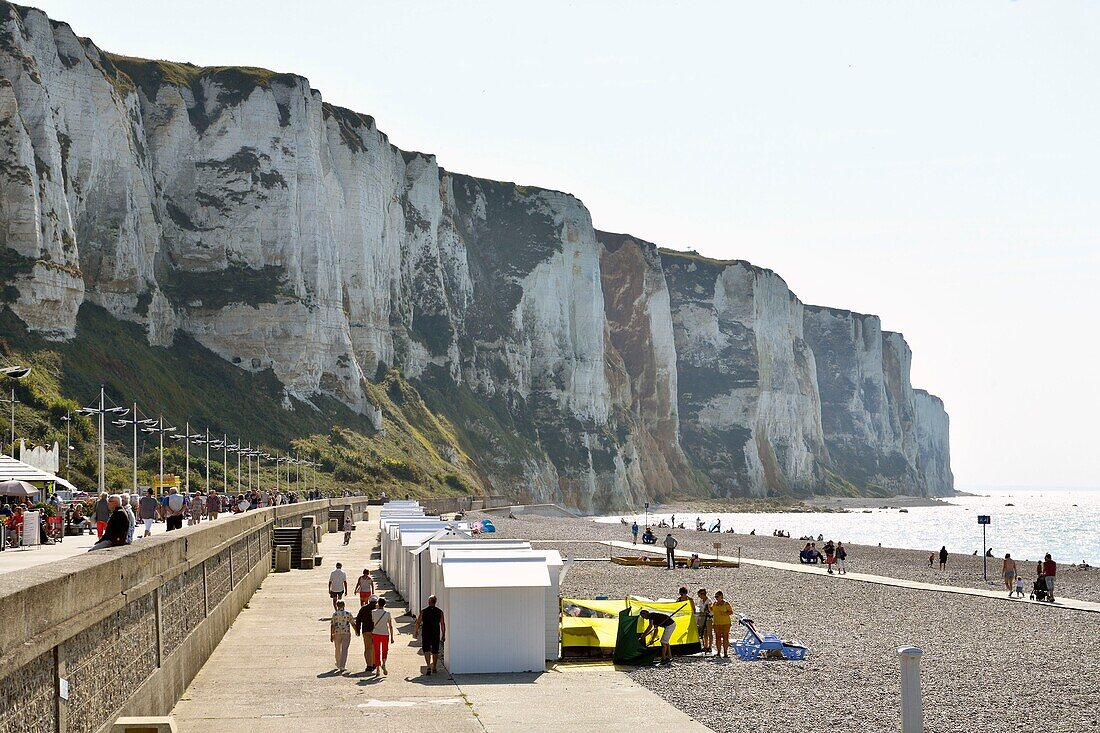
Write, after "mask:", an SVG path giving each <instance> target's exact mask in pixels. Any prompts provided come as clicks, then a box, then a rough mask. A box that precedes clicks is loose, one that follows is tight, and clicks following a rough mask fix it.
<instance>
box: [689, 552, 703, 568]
mask: <svg viewBox="0 0 1100 733" xmlns="http://www.w3.org/2000/svg"><path fill="white" fill-rule="evenodd" d="M688 567H690V568H691V569H692V570H698V569H699V568H701V567H703V561H702V560H700V559H699V556H698V555H696V554H692V556H691V562H690V563H688Z"/></svg>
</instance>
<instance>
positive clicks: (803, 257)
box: [25, 0, 1100, 486]
mask: <svg viewBox="0 0 1100 733" xmlns="http://www.w3.org/2000/svg"><path fill="white" fill-rule="evenodd" d="M25 1H26V2H30V3H31V4H35V5H37V6H38V7H41V8H42V9H44V10H45V11H46V12H47V13H49V14H50V15H51V16H52V17H53V18H55V19H58V20H64V21H68V22H69V23H70V24H71V25H72V26H73V28H74V29H75V30H76V32H77V33H78V34H80V35H85V36H90V37H91V38H92V39H93V40H95V41H96V42H97V43H98V44H99V45H100V46H101V47H103V48H105V49H107V50H111V51H115V52H119V53H126V54H131V55H137V56H147V57H152V58H167V59H172V60H178V61H191V62H194V63H197V64H204V65H224V64H245V65H252V66H264V67H268V68H271V69H275V70H278V71H293V72H296V73H299V74H302V75H304V76H306V77H308V78H309V79H310V81H311V83H312V84H313V86H314V88H316V89H319V90H320V91H321V92H322V94H323V95H324V98H325V99H326V100H327V101H329V102H332V103H335V104H339V105H342V106H346V107H350V108H352V109H355V110H357V111H361V112H366V113H369V114H371V115H374V116H375V118H376V119H377V120H378V125H379V127H380V128H381V129H382V130H384V131H385V132H387V133H389V135H390V139H391V140H392V141H393V142H394V143H395V144H397V145H399V146H401V147H403V148H406V149H415V150H421V151H425V152H432V153H435V154H437V155H438V158H439V162H440V164H441V165H442V166H443V167H445V168H448V169H450V170H455V171H461V172H464V173H471V174H475V175H479V176H484V177H490V178H498V179H502V180H510V181H517V182H521V183H527V184H537V185H541V186H546V187H550V188H556V189H560V190H564V191H569V192H571V193H573V194H575V195H577V196H578V197H580V198H581V199H582V200H583V201H584V202H585V204H587V205H588V207H589V209H591V211H592V216H593V219H594V221H595V223H596V226H597V227H600V228H602V229H608V230H611V231H620V232H630V233H632V234H634V235H636V236H639V237H642V238H644V239H648V240H650V241H653V242H656V243H658V244H661V245H666V246H671V247H676V248H692V249H697V250H699V251H700V252H702V253H704V254H706V255H710V256H713V257H723V258H726V257H728V258H742V259H748V260H750V261H752V262H754V263H756V264H758V265H762V266H765V267H769V268H772V269H774V270H776V271H778V272H779V273H780V274H781V275H782V276H783V277H784V278H785V279H786V281H787V282H788V283H789V284H790V286H791V288H792V289H793V290H794V291H795V292H796V293H797V294H798V295H799V296H800V297H801V298H802V300H803V301H804V302H806V303H815V304H824V305H830V306H836V307H843V308H849V309H852V310H857V311H861V312H865V313H876V314H879V315H880V316H881V317H882V321H883V326H884V328H887V329H890V330H895V331H901V332H903V333H904V334H905V336H906V338H907V339H908V341H909V344H910V345H911V346H912V348H913V352H914V359H913V383H914V385H916V386H919V387H924V388H926V389H928V390H929V391H931V392H934V393H935V394H938V395H940V396H941V397H942V398H943V399H944V401H945V402H946V404H947V409H948V412H950V414H951V430H952V435H951V438H952V440H951V449H952V459H953V465H954V470H955V476H956V479H957V482H958V484H959V485H960V486H967V485H983V484H1031V485H1092V486H1095V485H1100V475H1098V474H1100V458H1098V456H1100V450H1098V449H1097V447H1096V445H1095V443H1096V441H1097V439H1098V438H1100V431H1097V429H1096V424H1097V419H1098V417H1100V388H1098V386H1097V380H1098V376H1100V375H1097V374H1096V373H1095V372H1096V369H1097V366H1098V365H1100V346H1098V343H1100V336H1098V334H1097V330H1098V329H1097V323H1096V318H1097V316H1098V315H1100V308H1098V306H1100V294H1098V291H1100V226H1098V224H1100V142H1098V139H1100V137H1098V136H1100V73H1098V72H1100V43H1097V41H1096V39H1097V30H1098V29H1100V3H1095V2H1072V1H1069V2H1067V1H1063V2H1057V3H1053V2H1040V1H1039V0H1022V1H1021V2H1002V1H998V2H977V1H973V2H957V1H952V2H909V3H902V2H884V1H878V2H866V3H861V2H850V1H848V2H843V3H840V2H820V1H818V2H805V3H787V2H772V1H770V0H759V2H755V3H751V4H750V3H732V2H714V3H707V2H679V3H677V2H670V1H669V0H663V1H662V2H652V3H648V2H638V1H637V0H634V1H632V2H619V3H612V2H570V3H552V2H546V1H545V0H544V1H543V2H539V3H534V2H522V1H520V0H509V1H507V2H476V3H475V2H462V3H460V2H448V3H444V2H413V1H411V0H405V1H403V2H362V1H360V2H336V1H332V2H313V3H303V2H271V1H267V2H259V1H255V0H251V1H247V2H246V1H243V0H232V1H227V0H220V1H219V2H209V1H194V0H193V1H192V2H187V3H179V2H175V3H161V2H147V0H39V2H33V0H25Z"/></svg>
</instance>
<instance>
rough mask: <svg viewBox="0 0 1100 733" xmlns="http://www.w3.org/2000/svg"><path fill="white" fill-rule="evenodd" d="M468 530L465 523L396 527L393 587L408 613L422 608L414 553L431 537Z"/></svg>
mask: <svg viewBox="0 0 1100 733" xmlns="http://www.w3.org/2000/svg"><path fill="white" fill-rule="evenodd" d="M469 529H470V525H469V524H468V523H467V522H445V523H443V524H442V526H428V525H419V524H418V525H413V526H412V527H409V526H406V525H405V524H399V525H398V538H397V552H398V553H399V555H398V558H397V560H396V562H395V563H394V575H396V576H398V578H399V580H398V581H395V586H396V587H397V588H398V589H399V590H398V592H399V593H400V594H401V597H402V598H404V599H405V601H406V602H407V603H408V605H409V613H411V614H416V612H417V611H419V610H420V609H421V608H422V606H421V604H420V584H419V582H418V579H419V572H418V571H419V560H420V556H419V555H418V554H416V551H417V550H418V549H419V548H420V546H421V545H423V544H424V542H426V541H427V540H428V539H430V538H432V537H435V536H437V535H441V534H442V535H447V534H448V533H450V532H464V533H466V532H469ZM468 536H469V535H468V534H467V537H468ZM391 580H392V578H391ZM425 598H427V596H425Z"/></svg>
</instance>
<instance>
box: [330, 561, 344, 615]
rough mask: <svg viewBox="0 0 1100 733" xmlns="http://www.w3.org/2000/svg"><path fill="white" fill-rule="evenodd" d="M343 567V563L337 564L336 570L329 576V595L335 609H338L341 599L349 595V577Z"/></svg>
mask: <svg viewBox="0 0 1100 733" xmlns="http://www.w3.org/2000/svg"><path fill="white" fill-rule="evenodd" d="M343 567H344V565H343V563H336V569H335V570H333V571H332V572H331V573H329V576H328V595H329V598H331V599H332V607H333V609H335V608H336V604H338V603H339V602H340V599H341V598H343V597H344V596H346V595H347V594H348V576H347V573H345V572H344V571H343Z"/></svg>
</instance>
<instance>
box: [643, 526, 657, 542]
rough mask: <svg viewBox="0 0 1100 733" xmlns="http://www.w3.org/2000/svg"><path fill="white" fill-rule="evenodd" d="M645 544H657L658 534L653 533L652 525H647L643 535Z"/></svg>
mask: <svg viewBox="0 0 1100 733" xmlns="http://www.w3.org/2000/svg"><path fill="white" fill-rule="evenodd" d="M642 544H643V545H655V544H657V535H655V534H653V528H652V527H646V528H645V533H644V534H643V535H642Z"/></svg>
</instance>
